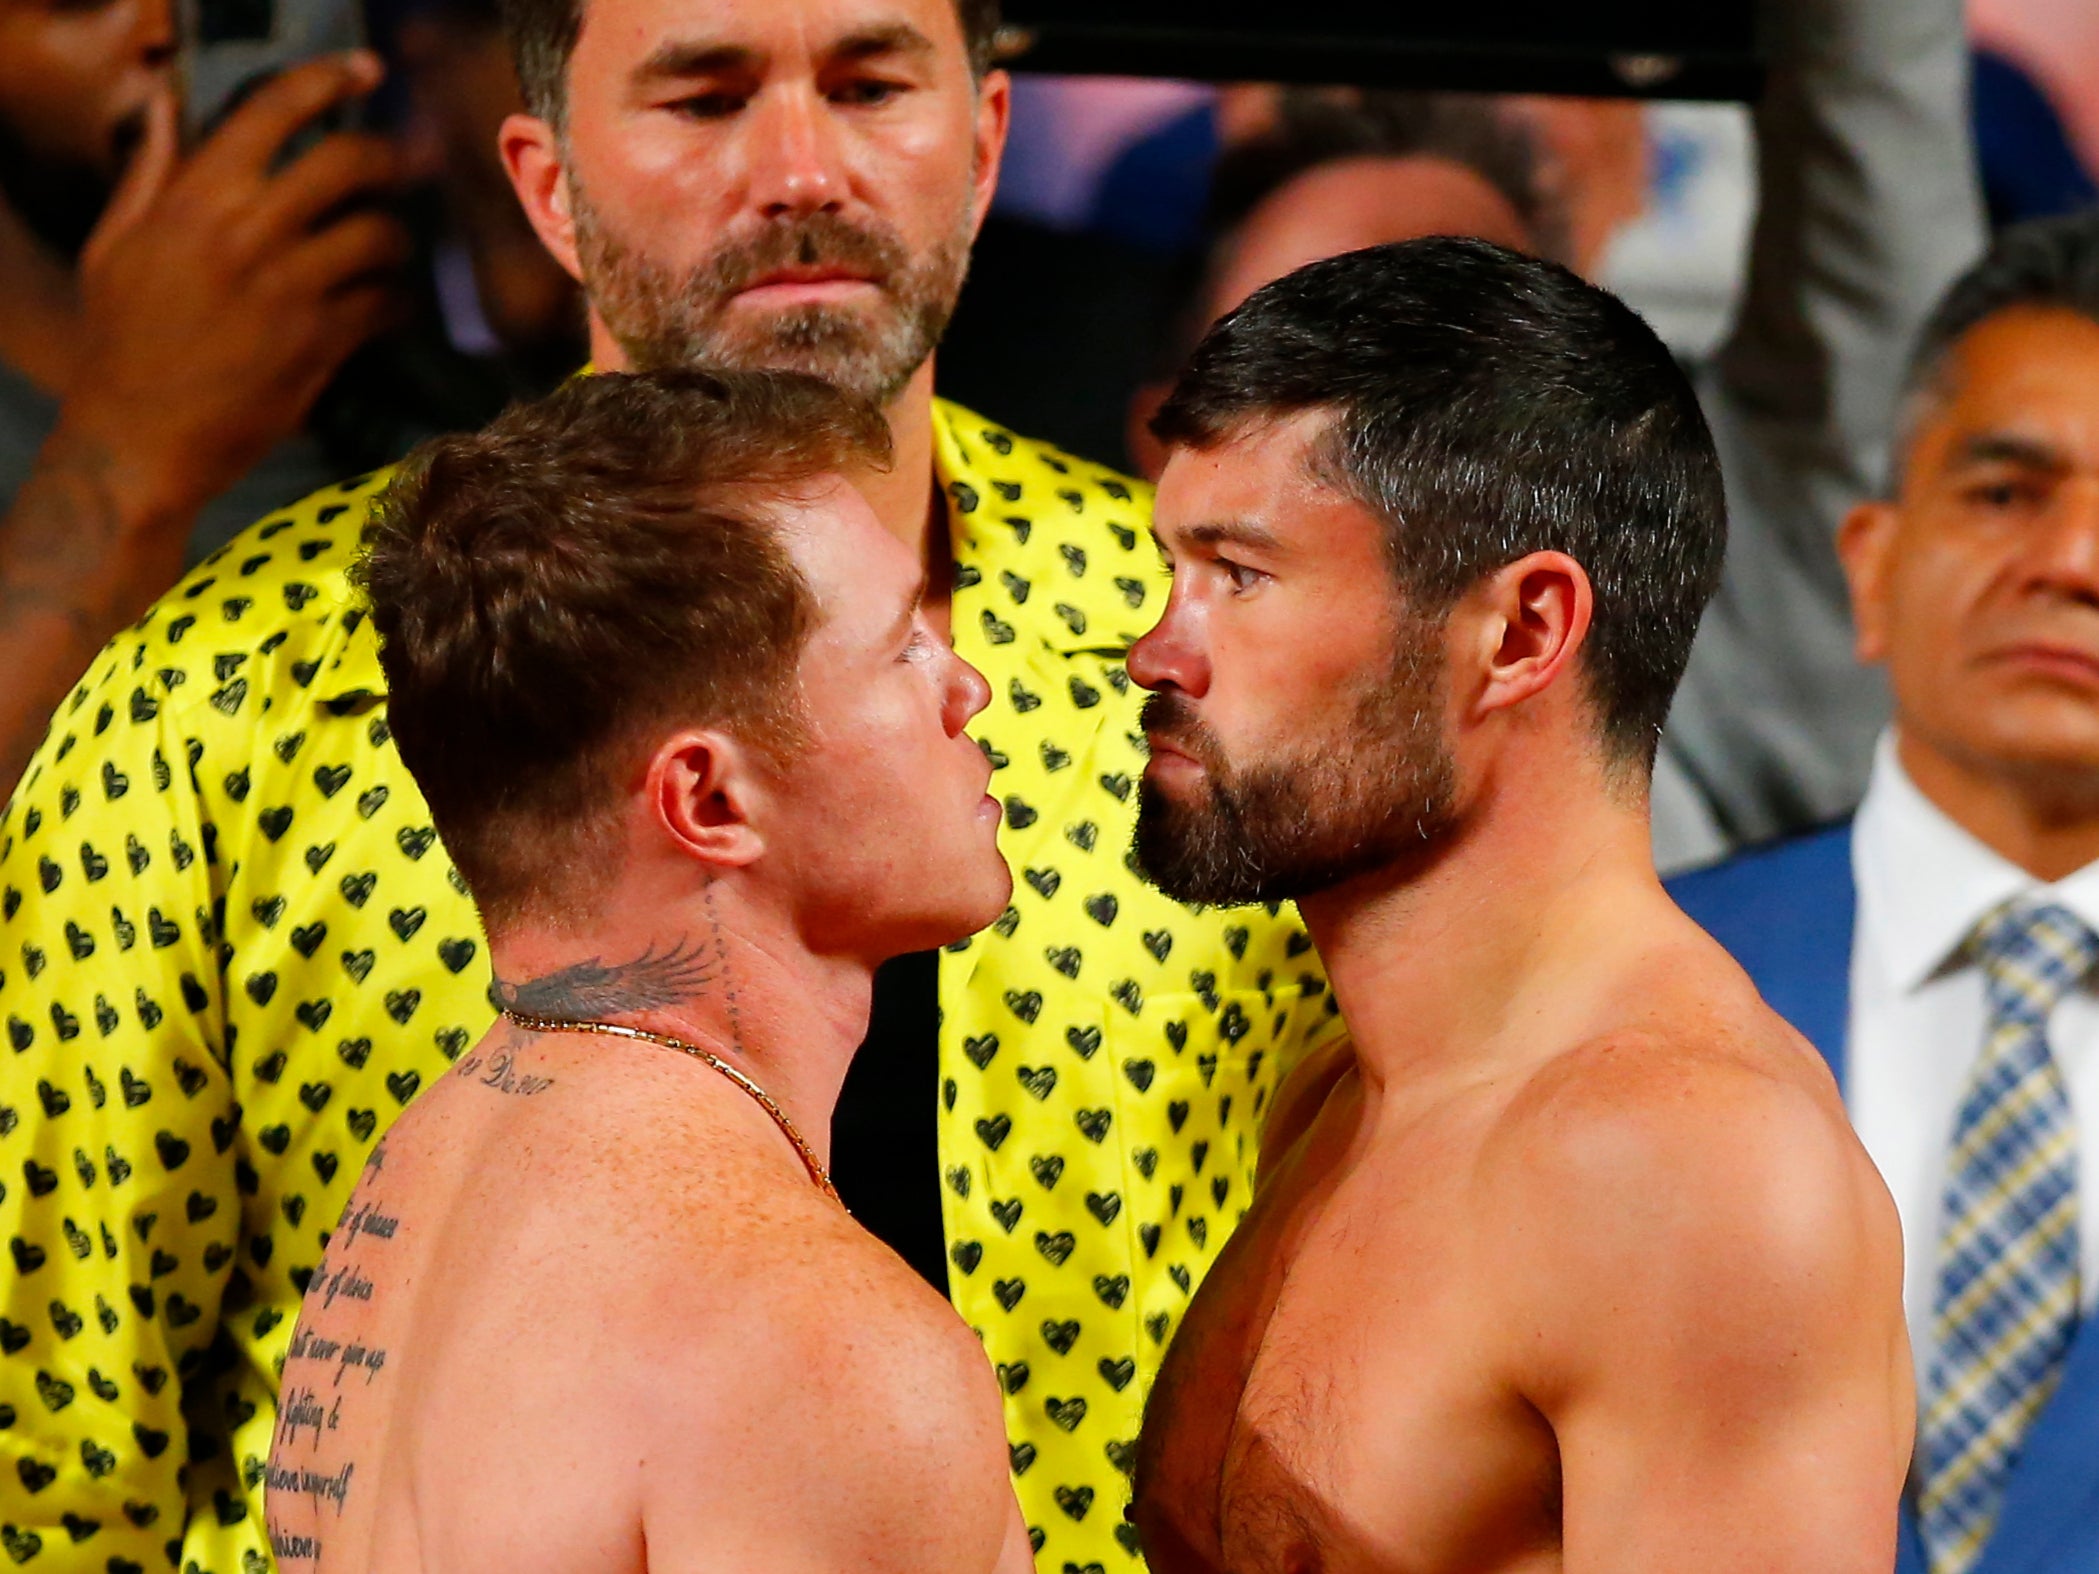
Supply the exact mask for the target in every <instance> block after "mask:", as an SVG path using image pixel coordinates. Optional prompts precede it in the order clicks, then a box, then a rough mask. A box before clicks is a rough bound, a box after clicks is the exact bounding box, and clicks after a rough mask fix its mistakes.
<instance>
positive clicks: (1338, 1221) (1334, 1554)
mask: <svg viewBox="0 0 2099 1574" xmlns="http://www.w3.org/2000/svg"><path fill="white" fill-rule="evenodd" d="M1392 1173H1393V1172H1392V1170H1391V1168H1390V1166H1389V1164H1387V1165H1381V1166H1379V1168H1378V1170H1377V1172H1376V1173H1374V1174H1373V1173H1367V1172H1360V1173H1358V1174H1356V1175H1354V1176H1352V1177H1350V1178H1348V1179H1346V1180H1343V1181H1342V1182H1340V1183H1339V1184H1338V1185H1336V1186H1333V1187H1332V1189H1330V1190H1324V1191H1322V1190H1319V1189H1315V1188H1312V1187H1309V1186H1305V1187H1300V1186H1296V1185H1293V1184H1292V1183H1291V1177H1290V1176H1289V1174H1288V1173H1287V1172H1286V1174H1285V1176H1284V1177H1282V1179H1281V1181H1280V1183H1279V1184H1278V1185H1277V1186H1276V1187H1275V1188H1273V1189H1271V1191H1270V1192H1268V1193H1266V1194H1264V1196H1263V1198H1262V1201H1261V1203H1260V1204H1259V1205H1257V1207H1256V1209H1255V1210H1254V1212H1253V1213H1252V1214H1251V1215H1250V1216H1249V1217H1248V1219H1247V1222H1246V1224H1245V1225H1244V1226H1242V1228H1241V1230H1240V1232H1239V1233H1238V1235H1237V1236H1235V1237H1234V1239H1233V1241H1232V1243H1231V1244H1230V1245H1229V1246H1228V1247H1227V1248H1226V1251H1225V1253H1224V1255H1223V1256H1221V1257H1220V1259H1219V1261H1218V1263H1217V1266H1216V1267H1215V1268H1214V1269H1213V1270H1212V1272H1211V1275H1210V1277H1209V1279H1208V1280H1206V1281H1205V1284H1204V1287H1203V1289H1202V1291H1201V1293H1200V1294H1199V1295H1198V1296H1197V1298H1196V1301H1195V1304H1194V1307H1193V1308H1192V1309H1191V1311H1190V1313H1189V1315H1188V1317H1187V1319H1186V1321H1185V1322H1184V1324H1183V1326H1182V1330H1181V1332H1180V1334H1179V1335H1178V1336H1177V1337H1176V1340H1175V1342H1174V1345H1173V1348H1172V1350H1171V1351H1170V1352H1169V1355H1168V1358H1167V1362H1166V1365H1165V1368H1164V1369H1163V1371H1162V1372H1161V1375H1160V1378H1159V1381H1158V1384H1157V1385H1156V1387H1155V1388H1154V1390H1153V1394H1152V1398H1151V1402H1150V1405H1149V1408H1148V1410H1147V1413H1146V1417H1145V1425H1144V1434H1143V1440H1142V1445H1141V1448H1140V1468H1139V1475H1138V1490H1137V1506H1136V1514H1137V1518H1138V1523H1139V1525H1140V1527H1141V1528H1142V1530H1143V1531H1144V1534H1145V1546H1146V1552H1147V1555H1148V1557H1149V1559H1150V1562H1151V1565H1152V1567H1153V1568H1154V1569H1155V1570H1156V1571H1157V1574H1222V1571H1226V1570H1229V1571H1230V1574H1358V1571H1360V1574H1517V1571H1522V1574H1538V1571H1544V1570H1551V1569H1557V1568H1558V1566H1559V1564H1558V1553H1557V1541H1558V1520H1559V1515H1558V1480H1557V1456H1556V1452H1555V1450H1554V1447H1553V1443H1552V1438H1551V1435H1550V1432H1549V1430H1548V1429H1547V1428H1546V1427H1545V1426H1544V1424H1543V1423H1542V1421H1540V1420H1539V1419H1538V1417H1537V1415H1536V1413H1535V1412H1534V1411H1532V1410H1531V1409H1530V1407H1529V1406H1528V1405H1527V1404H1525V1403H1524V1401H1523V1400H1522V1399H1521V1397H1520V1396H1519V1395H1517V1394H1516V1393H1515V1392H1514V1391H1513V1389H1512V1388H1511V1387H1510V1386H1509V1384H1508V1382H1507V1380H1506V1379H1505V1377H1504V1376H1503V1375H1502V1374H1501V1372H1500V1370H1499V1366H1500V1351H1501V1349H1502V1346H1501V1344H1500V1342H1499V1335H1500V1330H1499V1329H1497V1328H1496V1327H1495V1326H1494V1322H1493V1304H1494V1303H1493V1298H1492V1296H1491V1294H1488V1293H1485V1292H1486V1289H1487V1282H1486V1279H1485V1278H1484V1277H1483V1276H1485V1275H1490V1274H1491V1273H1492V1272H1493V1253H1492V1243H1491V1242H1488V1241H1482V1240H1479V1239H1478V1238H1477V1237H1476V1234H1475V1233H1474V1232H1473V1231H1472V1230H1471V1229H1470V1227H1469V1223H1468V1219H1467V1216H1466V1213H1465V1209H1464V1199H1463V1197H1462V1194H1461V1192H1460V1190H1459V1188H1457V1187H1454V1186H1444V1185H1440V1184H1439V1183H1437V1182H1436V1181H1434V1180H1433V1179H1429V1178H1427V1177H1428V1176H1430V1175H1433V1173H1434V1172H1433V1171H1429V1172H1426V1173H1425V1175H1424V1177H1423V1178H1422V1179H1421V1180H1419V1181H1418V1182H1416V1184H1414V1185H1413V1186H1411V1187H1407V1188H1404V1189H1396V1188H1394V1187H1393V1185H1392V1184H1391V1177H1392Z"/></svg>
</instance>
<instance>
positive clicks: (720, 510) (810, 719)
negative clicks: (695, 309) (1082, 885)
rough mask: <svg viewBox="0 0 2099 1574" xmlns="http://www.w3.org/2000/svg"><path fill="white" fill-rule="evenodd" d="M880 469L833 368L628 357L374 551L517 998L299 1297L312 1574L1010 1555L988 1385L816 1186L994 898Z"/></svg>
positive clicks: (966, 687)
mask: <svg viewBox="0 0 2099 1574" xmlns="http://www.w3.org/2000/svg"><path fill="white" fill-rule="evenodd" d="M888 451H889V438H888V431H887V428H886V426H885V425H884V423H883V422H882V420H881V418H880V416H879V415H878V414H877V413H876V412H875V411H874V409H873V407H872V406H867V405H861V404H858V403H856V402H855V401H853V400H851V399H850V398H848V397H847V396H845V395H843V394H840V393H838V392H836V391H835V390H833V389H831V388H830V387H829V386H828V385H826V384H822V383H819V382H817V381H815V380H814V379H812V378H808V377H802V376H795V375H790V374H780V373H770V374H761V373H742V374H734V373H725V374H721V375H719V376H716V375H714V374H705V373H679V374H664V375H660V376H654V377H633V376H625V375H621V374H610V373H608V374H605V375H603V376H599V377H593V378H583V379H579V380H577V381H576V382H574V383H571V384H570V385H569V386H568V387H566V388H564V389H562V390H561V391H559V392H558V393H556V394H555V395H553V396H551V397H550V398H549V399H547V400H546V401H544V402H543V403H542V404H541V405H539V406H536V407H535V406H526V407H521V408H519V409H514V410H512V411H510V412H508V413H507V414H505V415H504V416H503V417H501V418H500V419H499V420H498V421H497V422H496V423H495V425H494V426H493V427H491V428H490V430H489V431H488V432H487V433H484V434H482V435H480V436H476V437H463V438H445V439H441V440H439V441H438V442H436V443H434V444H432V445H430V446H429V447H428V448H427V449H426V450H424V451H423V452H422V454H421V455H420V457H419V458H417V459H415V460H412V461H411V463H410V466H409V468H408V471H407V475H406V479H405V480H403V481H401V482H398V483H397V484H396V487H395V490H394V492H393V493H392V494H391V496H390V498H389V501H388V504H387V506H386V507H385V508H384V509H383V510H382V513H381V516H380V519H379V522H378V523H377V525H376V526H374V527H373V528H372V529H371V530H370V531H369V532H368V534H367V543H368V546H367V555H366V557H365V558H364V560H363V563H362V565H361V567H360V569H359V571H358V572H359V578H360V580H361V582H362V584H363V586H364V587H365V589H366V590H367V592H368V593H369V594H370V596H371V599H372V602H373V613H372V615H373V616H374V618H375V619H376V620H377V622H378V625H379V633H380V637H381V639H382V641H383V644H382V650H381V660H382V662H383V663H384V666H385V670H386V676H387V687H388V717H389V723H390V725H391V726H392V728H393V730H394V733H395V738H396V742H397V743H398V745H399V747H400V750H401V755H402V758H403V759H404V760H406V761H407V762H408V763H409V765H410V768H411V769H413V770H414V771H415V772H416V775H417V779H418V780H419V781H420V782H421V784H422V785H423V788H424V790H425V793H426V795H427V797H428V799H429V802H430V806H431V811H432V813H433V814H434V815H435V816H436V819H437V824H438V829H439V831H440V833H441V834H442V835H443V836H444V837H445V841H446V845H447V846H448V847H449V848H450V849H451V850H452V853H453V856H454V859H455V861H456V862H457V864H458V867H459V870H460V872H461V874H462V875H463V876H464V877H465V879H466V881H467V883H468V885H469V886H470V887H472V889H473V891H474V894H475V896H476V899H477V901H478V902H479V905H480V906H481V908H482V911H483V914H484V916H485V918H486V921H487V925H488V937H489V944H490V946H491V947H492V948H493V950H494V953H495V964H496V973H497V984H496V994H497V997H498V999H499V1000H500V1002H501V1003H502V1005H503V1008H504V1016H503V1018H502V1019H500V1020H499V1021H498V1022H497V1023H496V1025H495V1026H494V1027H493V1028H492V1029H491V1030H490V1032H489V1033H488V1035H487V1036H486V1037H485V1038H484V1039H483V1040H482V1041H481V1042H480V1043H479V1044H478V1045H476V1046H474V1047H473V1048H472V1049H470V1050H468V1051H467V1052H466V1053H465V1054H463V1055H462V1056H461V1057H460V1059H459V1060H458V1061H457V1063H456V1064H454V1065H453V1066H452V1067H451V1068H450V1069H448V1070H447V1071H446V1073H445V1074H444V1075H443V1076H442V1077H440V1078H439V1079H438V1080H437V1081H436V1082H435V1083H434V1084H433V1085H432V1086H431V1088H430V1089H429V1090H428V1091H426V1092H425V1093H424V1094H423V1095H422V1097H421V1098H419V1099H418V1100H417V1101H416V1102H415V1104H414V1105H413V1107H411V1108H410V1109H409V1110H408V1111H407V1113H406V1114H404V1115H403V1116H402V1117H401V1119H400V1120H399V1121H398V1122H397V1123H396V1124H395V1125H394V1127H393V1129H392V1130H391V1131H390V1132H389V1133H388V1134H387V1136H386V1138H385V1140H384V1141H383V1142H382V1143H381V1144H380V1146H379V1147H378V1148H377V1149H375V1150H374V1152H373V1154H372V1157H371V1160H370V1164H369V1167H368V1168H367V1170H366V1173H365V1175H364V1178H363V1180H362V1181H361V1182H360V1183H359V1185H358V1188H357V1191H356V1193H355V1194H354V1195H353V1196H352V1198H351V1200H350V1205H349V1208H348V1210H347V1212H346V1213H345V1214H344V1216H343V1222H342V1224H341V1226H340V1227H339V1228H338V1229H337V1230H336V1232H335V1234H334V1237H333V1239H332V1240H331V1241H330V1243H329V1246H328V1251H327V1254H326V1256H325V1257H324V1258H323V1260H322V1262H321V1266H320V1268H319V1270H318V1272H316V1273H315V1275H314V1277H313V1279H312V1281H311V1283H310V1285H309V1287H308V1289H307V1293H306V1299H305V1302H304V1305H303V1308H302V1310H301V1313H300V1318H299V1323H298V1327H297V1329H296V1330H295V1332H294V1334H293V1337H292V1341H291V1346H290V1352H289V1358H288V1360H287V1361H286V1363H285V1368H284V1387H283V1402H282V1406H281V1409H280V1412H279V1417H278V1423H277V1431H276V1438H275V1444H274V1447H273V1448H272V1450H271V1456H270V1463H269V1475H268V1502H269V1529H270V1540H271V1546H272V1549H273V1551H274V1552H275V1554H276V1557H277V1560H278V1563H279V1565H280V1566H281V1567H282V1568H283V1569H284V1570H285V1571H286V1574H299V1571H302V1570H316V1569H318V1570H323V1571H327V1574H338V1571H339V1574H360V1571H364V1570H386V1571H388V1574H404V1571H409V1570H415V1569H430V1570H440V1569H441V1570H467V1569H474V1570H502V1571H504V1574H531V1571H534V1570H546V1571H550V1574H551V1571H556V1570H576V1569H593V1570H608V1571H609V1570H640V1569H675V1570H679V1571H693V1574H697V1571H706V1570H722V1571H728V1570H754V1569H764V1570H768V1571H778V1574H805V1571H806V1574H819V1571H823V1574H829V1571H834V1570H840V1569H847V1568H851V1569H864V1570H870V1571H882V1570H894V1571H896V1574H904V1571H906V1570H939V1571H942V1574H948V1571H953V1574H1028V1571H1029V1570H1030V1568H1031V1557H1030V1548H1029V1545H1028V1536H1027V1530H1026V1527H1025V1526H1024V1525H1023V1524H1022V1522H1021V1517H1020V1510H1019V1507H1018V1505H1017V1503H1016V1502H1015V1500H1014V1496H1013V1489H1012V1486H1011V1484H1010V1482H1009V1479H1008V1476H1007V1456H1006V1449H1005V1443H1004V1434H1003V1428H1002V1424H1001V1414H1000V1408H999V1393H998V1388H997V1385H996V1383H995V1382H994V1380H993V1377H992V1371H991V1364H990V1362H989V1361H987V1360H986V1359H985V1357H984V1352H983V1350H982V1348H981V1347H980V1346H979V1345H978V1343H977V1341H976V1339H975V1338H974V1337H972V1335H971V1334H970V1331H969V1329H968V1328H967V1327H966V1326H965V1325H964V1324H963V1322H962V1320H961V1319H960V1318H959V1317H957V1316H956V1315H955V1313H954V1311H953V1309H952V1308H951V1307H949V1306H948V1305H947V1303H946V1302H945V1301H943V1300H942V1298H941V1297H940V1295H939V1294H938V1292H936V1291H935V1290H934V1289H933V1288H932V1287H931V1286H930V1285H928V1284H926V1282H925V1281H924V1280H923V1279H922V1278H920V1277H919V1276H918V1275H917V1274H916V1273H914V1272H913V1271H912V1270H911V1269H910V1268H909V1267H908V1266H907V1265H906V1264H905V1263H904V1261H903V1260H902V1259H901V1258H899V1257H898V1256H897V1255H896V1254H895V1253H894V1252H892V1251H891V1250H889V1249H888V1248H887V1247H885V1246H884V1245H883V1244H882V1243H881V1242H880V1241H878V1240H877V1239H875V1237H873V1236H872V1235H870V1234H868V1232H867V1231H866V1230H864V1229H862V1228H861V1227H860V1226H859V1225H857V1224H855V1223H854V1221H853V1219H852V1218H851V1216H850V1215H848V1214H847V1213H846V1211H845V1209H844V1208H843V1207H842V1206H841V1205H840V1203H839V1201H838V1194H837V1192H836V1191H834V1190H833V1189H832V1188H831V1184H830V1179H829V1176H828V1174H827V1172H826V1165H827V1163H828V1158H829V1147H830V1117H831V1109H832V1106H833V1104H834V1103H835V1102H836V1100H837V1096H838V1088H839V1084H840V1083H841V1081H842V1080H843V1079H844V1077H845V1073H846V1067H847V1064H848V1062H849V1061H850V1060H851V1059H852V1056H853V1051H854V1048H855V1046H856V1045H858V1043H859V1042H860V1039H861V1035H862V1034H863V1033H864V1032H865V1030H866V1026H867V1016H868V1001H869V996H870V993H871V990H872V987H873V977H874V970H875V967H876V965H877V964H878V963H880V962H882V961H884V960H886V959H887V958H888V957H890V956H892V955H896V954H898V953H901V952H904V951H909V950H914V949H918V948H921V947H925V946H931V945H941V944H945V943H947V942H949V941H952V940H955V939H957V938H959V937H961V936H963V935H965V934H968V933H970V932H971V931H973V930H975V929H977V928H979V927H980V926H982V925H984V924H986V923H989V922H990V921H991V920H992V919H993V918H995V917H997V916H998V914H999V913H1000V912H1001V911H1002V910H1003V909H1004V907H1005V904H1006V899H1007V897H1008V895H1009V894H1010V892H1011V888H1012V882H1011V879H1010V877H1009V876H1008V874H1007V872H1006V867H1005V864H1004V862H1003V861H1002V860H1001V859H1000V857H999V853H998V847H997V842H996V838H995V832H996V829H997V826H998V820H999V808H998V805H997V804H996V803H995V802H994V801H993V800H991V799H990V798H988V797H986V796H985V792H984V787H985V782H986V779H987V776H988V773H989V765H988V763H987V762H986V760H985V758H984V756H983V754H982V753H981V752H980V751H979V750H978V748H977V747H976V745H975V744H974V743H972V742H971V741H970V740H969V738H968V737H967V736H966V735H965V734H964V732H963V730H962V728H963V724H964V723H965V722H967V721H968V720H969V719H970V718H971V717H973V716H974V715H976V713H977V712H978V711H980V710H981V709H982V708H983V706H984V703H985V700H986V697H987V695H986V688H985V684H984V680H983V679H982V678H981V677H980V676H978V674H977V672H976V670H975V669H974V668H972V667H971V666H969V665H968V664H967V663H966V662H964V661H963V660H962V659H961V658H960V657H958V656H957V655H955V653H954V651H953V650H952V649H951V648H950V647H949V646H948V644H947V642H946V641H945V640H943V639H941V638H940V637H939V636H938V635H937V634H936V633H934V631H933V630H932V628H931V627H930V626H929V625H928V623H927V619H926V615H925V611H924V608H923V606H922V604H921V603H922V600H923V594H924V588H925V575H924V572H923V570H922V568H921V567H920V566H919V565H918V564H917V563H916V562H915V561H914V559H913V556H912V554H911V552H910V551H909V549H908V548H906V547H905V546H904V545H903V544H902V543H901V542H899V541H898V540H897V539H896V538H895V537H893V536H891V535H890V534H889V533H888V532H887V531H885V530H884V529H883V528H882V526H881V525H880V523H879V522H878V521H877V519H876V517H875V514H874V512H873V510H872V508H871V507H870V506H869V504H868V502H867V501H866V499H865V498H864V497H863V496H862V495H861V494H860V492H859V491H858V490H857V488H856V486H855V485H854V482H855V480H856V479H858V478H861V477H863V476H864V475H865V474H866V472H868V471H869V470H871V469H875V468H878V467H879V466H880V465H881V464H882V463H884V462H886V460H887V457H888ZM579 852H580V854H581V855H580V856H579ZM847 1357H850V1359H848V1358H847Z"/></svg>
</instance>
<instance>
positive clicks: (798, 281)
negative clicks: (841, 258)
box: [736, 267, 875, 302]
mask: <svg viewBox="0 0 2099 1574" xmlns="http://www.w3.org/2000/svg"><path fill="white" fill-rule="evenodd" d="M874 287H875V281H874V280H873V279H871V278H869V277H868V276H867V275H866V274H864V273H855V272H854V271H852V270H851V269H850V268H823V267H816V268H780V269H776V270H775V271H773V272H771V273H766V274H761V275H760V276H759V277H758V278H755V279H753V280H752V281H751V282H750V283H749V284H746V285H745V286H744V287H743V288H742V289H740V290H738V291H737V292H736V294H737V296H738V298H740V299H743V300H758V301H765V302H779V301H788V300H837V299H840V298H842V297H844V296H848V295H854V294H858V293H859V292H860V291H862V290H869V289H873V288H874Z"/></svg>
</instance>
